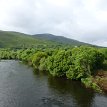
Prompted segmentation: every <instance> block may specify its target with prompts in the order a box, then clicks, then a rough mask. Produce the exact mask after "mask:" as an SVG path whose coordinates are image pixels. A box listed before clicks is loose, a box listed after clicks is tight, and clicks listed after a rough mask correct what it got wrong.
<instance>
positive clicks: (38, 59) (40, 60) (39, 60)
mask: <svg viewBox="0 0 107 107" xmlns="http://www.w3.org/2000/svg"><path fill="white" fill-rule="evenodd" d="M46 58H47V54H46V53H45V52H37V53H36V54H34V55H33V57H32V64H33V66H34V68H35V69H39V66H40V64H41V66H40V68H42V67H43V64H44V62H45V59H46Z"/></svg>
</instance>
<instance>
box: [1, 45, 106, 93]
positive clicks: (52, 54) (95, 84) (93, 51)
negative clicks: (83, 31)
mask: <svg viewBox="0 0 107 107" xmlns="http://www.w3.org/2000/svg"><path fill="white" fill-rule="evenodd" d="M0 59H16V60H21V61H24V62H26V63H27V64H29V65H30V66H32V67H33V68H34V69H36V70H41V71H46V72H49V73H50V74H51V75H52V76H57V77H66V78H68V79H72V80H81V81H82V83H84V84H85V85H86V87H92V88H93V89H95V90H96V91H101V90H102V89H104V90H107V89H106V88H104V85H102V84H106V83H107V82H106V80H107V76H106V75H103V76H101V75H99V71H100V72H101V73H102V72H106V68H107V67H106V66H107V49H106V48H95V47H89V46H80V47H74V48H59V47H58V48H53V49H51V48H50V49H45V48H43V49H42V48H41V49H38V48H36V49H34V48H29V49H2V48H1V49H0ZM104 76H105V77H104ZM106 87H107V85H106Z"/></svg>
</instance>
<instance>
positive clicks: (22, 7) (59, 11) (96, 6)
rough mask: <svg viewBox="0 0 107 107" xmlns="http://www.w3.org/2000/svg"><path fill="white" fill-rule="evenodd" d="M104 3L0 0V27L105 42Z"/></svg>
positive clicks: (106, 11) (106, 13) (95, 0)
mask: <svg viewBox="0 0 107 107" xmlns="http://www.w3.org/2000/svg"><path fill="white" fill-rule="evenodd" d="M106 4H107V1H106V0H0V29H1V30H11V31H12V30H15V31H20V32H25V33H31V34H36V33H53V34H58V35H63V36H66V37H70V38H73V39H77V40H80V41H84V42H89V43H93V44H98V45H103V46H107V44H106V43H107V31H106V27H107V6H106ZM100 41H101V42H100Z"/></svg>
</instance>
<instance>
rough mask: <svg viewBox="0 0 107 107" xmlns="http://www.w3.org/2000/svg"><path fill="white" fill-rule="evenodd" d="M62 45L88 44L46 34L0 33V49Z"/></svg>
mask: <svg viewBox="0 0 107 107" xmlns="http://www.w3.org/2000/svg"><path fill="white" fill-rule="evenodd" d="M64 45H71V46H80V45H90V44H87V43H83V42H79V41H77V40H73V39H69V38H66V37H63V36H55V35H52V34H48V33H47V34H46V33H45V34H35V35H29V34H24V33H20V32H13V31H0V48H22V47H24V48H29V47H41V46H44V47H55V46H64Z"/></svg>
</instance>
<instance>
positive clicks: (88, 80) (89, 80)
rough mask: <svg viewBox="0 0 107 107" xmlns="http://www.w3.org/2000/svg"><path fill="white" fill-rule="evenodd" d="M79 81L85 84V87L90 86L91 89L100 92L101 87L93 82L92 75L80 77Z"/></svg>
mask: <svg viewBox="0 0 107 107" xmlns="http://www.w3.org/2000/svg"><path fill="white" fill-rule="evenodd" d="M81 82H82V83H83V84H85V86H86V87H87V88H92V89H94V90H96V91H97V92H102V90H101V88H100V87H99V86H98V85H97V84H96V83H95V82H93V78H92V77H88V78H82V79H81Z"/></svg>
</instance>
